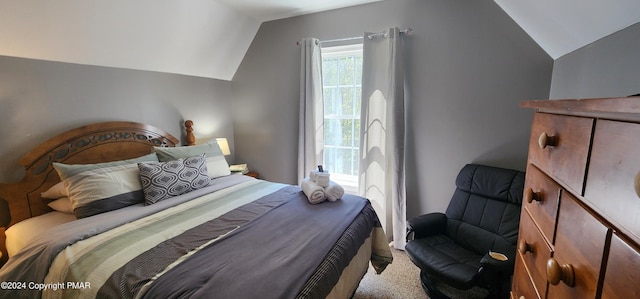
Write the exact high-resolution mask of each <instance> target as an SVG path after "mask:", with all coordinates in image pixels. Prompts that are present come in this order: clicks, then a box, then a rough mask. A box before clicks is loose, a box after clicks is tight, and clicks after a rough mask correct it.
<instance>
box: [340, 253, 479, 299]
mask: <svg viewBox="0 0 640 299" xmlns="http://www.w3.org/2000/svg"><path fill="white" fill-rule="evenodd" d="M391 251H392V253H393V263H391V264H390V265H389V266H387V269H385V270H384V272H382V273H381V274H376V271H375V270H374V269H373V268H372V267H371V266H369V270H368V271H367V274H365V276H364V278H363V279H362V281H361V282H360V285H359V286H358V289H357V290H356V293H355V294H354V296H353V299H428V298H429V297H428V296H427V294H425V292H424V290H423V289H422V285H421V284H420V269H419V268H418V267H416V266H415V265H414V264H413V262H411V260H409V257H408V256H407V254H406V253H405V252H404V251H402V250H396V249H391ZM438 288H439V289H440V290H441V291H442V292H443V293H444V294H446V295H447V296H449V297H451V298H464V299H476V298H484V297H485V296H486V295H487V292H486V290H484V289H480V288H472V289H471V290H468V291H460V290H456V289H453V288H451V287H449V286H446V285H439V286H438Z"/></svg>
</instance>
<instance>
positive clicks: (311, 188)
mask: <svg viewBox="0 0 640 299" xmlns="http://www.w3.org/2000/svg"><path fill="white" fill-rule="evenodd" d="M300 188H302V192H304V195H306V196H307V198H308V199H309V202H310V203H312V204H318V203H321V202H323V201H324V200H325V199H327V195H326V194H325V192H324V188H322V187H321V186H318V185H317V184H316V183H314V182H312V181H311V179H310V178H304V180H302V182H300Z"/></svg>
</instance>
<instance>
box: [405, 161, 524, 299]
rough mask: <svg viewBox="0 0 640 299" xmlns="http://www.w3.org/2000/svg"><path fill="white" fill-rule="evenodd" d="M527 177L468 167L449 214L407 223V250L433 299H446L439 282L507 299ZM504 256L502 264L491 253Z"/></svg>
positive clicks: (499, 169) (463, 169)
mask: <svg viewBox="0 0 640 299" xmlns="http://www.w3.org/2000/svg"><path fill="white" fill-rule="evenodd" d="M524 177H525V174H524V172H520V171H516V170H510V169H504V168H497V167H491V166H484V165H477V164H468V165H466V166H465V167H464V168H462V170H461V171H460V173H459V174H458V177H457V178H456V190H455V192H454V194H453V197H452V199H451V202H450V203H449V206H448V207H447V210H446V212H445V213H444V214H443V213H430V214H426V215H422V216H418V217H415V218H413V219H410V220H409V221H408V222H407V241H408V242H407V245H406V247H405V250H406V252H407V254H408V256H409V258H410V259H411V261H412V262H413V263H414V264H415V265H416V266H418V267H419V268H420V269H421V272H420V278H421V281H422V286H423V288H424V289H425V291H426V292H427V294H428V295H429V297H431V298H446V296H444V295H443V294H442V293H441V292H440V291H439V290H438V289H437V288H436V287H435V282H443V283H445V284H447V285H449V286H451V287H454V288H456V289H459V290H468V289H470V288H472V287H474V286H480V287H482V288H485V289H487V290H489V295H488V297H487V298H508V297H509V289H510V284H511V276H512V274H513V266H514V259H515V256H516V243H517V239H518V226H519V223H520V207H521V205H522V193H523V189H524ZM490 251H492V252H498V253H502V254H504V255H506V257H507V258H508V260H507V261H499V260H496V259H494V258H492V257H491V256H489V252H490Z"/></svg>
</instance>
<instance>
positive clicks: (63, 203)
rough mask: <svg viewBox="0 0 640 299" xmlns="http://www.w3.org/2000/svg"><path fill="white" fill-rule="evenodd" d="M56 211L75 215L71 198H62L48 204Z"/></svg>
mask: <svg viewBox="0 0 640 299" xmlns="http://www.w3.org/2000/svg"><path fill="white" fill-rule="evenodd" d="M47 205H48V206H49V207H50V208H52V209H53V210H54V211H58V212H62V213H66V214H73V206H72V204H71V200H70V199H69V197H60V198H58V199H56V200H54V201H52V202H50V203H48V204H47Z"/></svg>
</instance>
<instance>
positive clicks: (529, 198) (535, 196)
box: [524, 188, 542, 203]
mask: <svg viewBox="0 0 640 299" xmlns="http://www.w3.org/2000/svg"><path fill="white" fill-rule="evenodd" d="M524 200H525V201H526V202H527V203H532V202H533V201H534V200H535V201H542V195H541V194H540V193H539V192H533V189H531V188H527V189H526V190H524Z"/></svg>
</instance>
